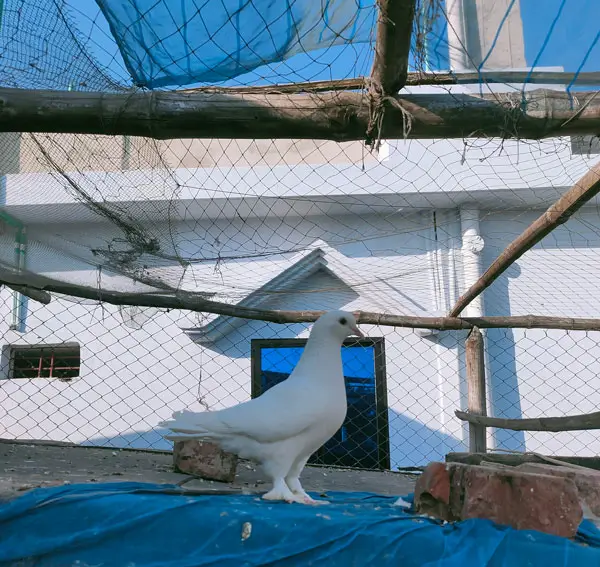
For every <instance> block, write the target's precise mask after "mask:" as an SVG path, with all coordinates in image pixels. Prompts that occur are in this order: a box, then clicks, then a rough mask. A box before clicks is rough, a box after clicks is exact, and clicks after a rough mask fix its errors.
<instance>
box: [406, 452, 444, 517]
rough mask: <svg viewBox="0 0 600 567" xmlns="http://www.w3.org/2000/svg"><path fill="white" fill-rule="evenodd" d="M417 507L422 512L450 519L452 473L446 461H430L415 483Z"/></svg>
mask: <svg viewBox="0 0 600 567" xmlns="http://www.w3.org/2000/svg"><path fill="white" fill-rule="evenodd" d="M414 502H415V509H416V510H417V512H419V513H421V514H427V515H430V516H435V517H436V518H442V519H444V520H447V519H448V504H449V503H450V475H449V474H448V469H447V467H446V465H445V464H444V463H429V464H428V465H427V467H426V468H425V470H424V471H423V474H422V475H421V476H420V477H419V478H418V479H417V483H416V485H415V499H414Z"/></svg>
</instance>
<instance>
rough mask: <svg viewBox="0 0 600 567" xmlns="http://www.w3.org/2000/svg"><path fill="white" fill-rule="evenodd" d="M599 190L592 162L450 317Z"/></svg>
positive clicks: (599, 168)
mask: <svg viewBox="0 0 600 567" xmlns="http://www.w3.org/2000/svg"><path fill="white" fill-rule="evenodd" d="M599 192H600V162H599V163H597V164H596V165H594V167H592V168H591V169H590V170H589V171H588V172H587V173H586V174H585V175H584V176H583V177H582V178H581V179H580V180H579V181H578V182H577V183H576V184H575V185H573V187H571V189H569V190H568V191H567V192H566V193H565V194H564V195H563V196H562V197H561V198H560V199H558V201H556V202H555V203H554V204H553V205H551V206H550V207H549V208H548V210H547V211H546V212H545V213H544V214H543V215H542V216H540V217H539V218H538V219H537V220H535V221H534V222H532V223H531V224H530V225H529V226H528V227H527V228H526V229H525V230H524V231H523V232H522V233H521V234H520V235H519V236H518V237H517V238H515V239H514V240H513V241H512V242H511V243H510V244H509V245H508V246H507V247H506V248H505V249H504V250H503V251H502V253H501V254H500V255H499V256H498V257H497V258H496V260H494V262H492V264H491V266H490V267H489V268H488V269H487V270H486V271H485V272H484V273H483V275H482V276H481V277H480V278H479V279H478V280H477V281H476V282H475V283H474V284H473V285H472V286H471V287H470V288H469V289H468V290H467V291H466V292H465V293H464V294H463V295H462V296H461V297H459V299H458V301H457V302H456V304H455V305H454V307H453V308H452V310H451V311H450V313H449V316H450V317H457V316H458V315H459V314H460V313H461V312H462V310H463V309H464V308H465V307H466V306H467V305H469V303H471V301H473V299H475V298H476V297H477V296H478V295H479V294H481V293H482V292H483V291H484V290H485V289H486V288H487V287H489V286H490V285H491V284H492V282H494V281H495V280H496V279H497V278H498V277H499V276H500V275H501V274H503V273H504V271H505V270H506V269H507V268H508V267H509V266H510V265H511V264H512V263H513V262H515V261H516V260H518V259H519V258H520V257H521V256H522V255H523V254H525V252H527V251H528V250H530V249H531V248H532V247H533V246H535V245H536V244H537V243H538V242H539V241H540V240H542V238H544V237H545V236H546V235H548V234H549V233H550V232H552V231H553V230H554V229H555V228H556V227H557V226H560V225H561V224H563V223H565V222H567V221H568V220H569V218H570V217H571V215H572V214H573V213H575V212H576V211H577V210H579V209H580V208H581V207H582V206H583V205H584V204H585V203H587V202H588V201H589V200H590V199H592V198H593V197H595V196H596V195H597V194H598V193H599Z"/></svg>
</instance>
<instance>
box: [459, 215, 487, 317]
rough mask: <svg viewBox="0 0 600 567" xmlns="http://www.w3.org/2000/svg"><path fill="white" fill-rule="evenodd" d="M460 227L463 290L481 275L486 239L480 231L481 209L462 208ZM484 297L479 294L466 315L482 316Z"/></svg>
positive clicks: (468, 307) (466, 311)
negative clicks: (482, 253)
mask: <svg viewBox="0 0 600 567" xmlns="http://www.w3.org/2000/svg"><path fill="white" fill-rule="evenodd" d="M460 228H461V232H462V254H461V255H462V264H463V269H462V272H463V290H464V291H466V290H467V289H469V288H470V287H471V286H472V285H473V284H474V283H475V282H476V281H477V280H478V279H479V277H480V276H481V252H482V250H483V246H484V241H483V238H482V236H481V234H480V232H479V210H477V209H461V210H460ZM482 315H483V299H482V296H481V295H479V296H477V297H476V298H475V299H474V300H473V301H471V303H469V305H467V307H466V308H465V311H464V316H465V317H481V316H482Z"/></svg>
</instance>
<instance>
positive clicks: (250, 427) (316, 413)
mask: <svg viewBox="0 0 600 567" xmlns="http://www.w3.org/2000/svg"><path fill="white" fill-rule="evenodd" d="M299 378H300V379H299ZM311 382H314V380H310V377H309V379H304V378H303V376H302V375H298V374H296V375H293V376H292V375H290V377H289V378H288V379H287V380H284V381H283V382H280V383H279V384H276V385H275V386H273V387H272V388H270V389H269V390H267V391H266V392H265V393H264V394H263V395H262V396H259V397H258V398H255V399H253V400H250V401H248V402H244V403H241V404H239V405H237V406H233V407H231V408H227V409H224V410H220V411H215V412H210V411H208V412H203V413H195V412H190V411H183V412H178V413H175V414H174V415H173V419H174V421H173V422H165V423H164V425H166V426H167V427H169V428H170V429H171V431H173V432H176V433H179V432H181V433H187V434H193V433H197V434H199V435H201V437H202V438H215V439H218V438H223V437H227V436H231V435H242V436H243V437H248V438H250V439H254V440H255V441H258V442H259V443H274V442H276V441H281V440H283V439H289V438H291V437H294V436H296V435H299V434H301V433H302V432H303V431H304V430H306V429H307V428H308V427H310V426H311V425H312V424H314V423H315V421H318V420H319V418H320V416H321V413H322V412H323V410H324V409H326V408H323V407H322V406H323V403H322V400H319V399H315V394H316V391H315V389H314V388H311V387H310V386H313V384H312V383H311ZM307 386H308V387H307ZM314 387H316V388H317V391H318V388H319V386H318V384H314ZM292 400H293V403H294V410H296V411H289V407H288V405H289V402H290V401H292ZM333 401H334V403H335V400H333ZM339 401H340V402H344V400H339ZM282 403H284V404H285V405H281V404H282ZM274 408H276V411H273V410H274ZM170 437H174V436H170Z"/></svg>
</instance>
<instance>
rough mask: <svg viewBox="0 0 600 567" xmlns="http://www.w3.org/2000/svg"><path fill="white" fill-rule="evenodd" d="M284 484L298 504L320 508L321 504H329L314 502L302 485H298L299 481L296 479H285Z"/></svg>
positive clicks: (325, 501)
mask: <svg viewBox="0 0 600 567" xmlns="http://www.w3.org/2000/svg"><path fill="white" fill-rule="evenodd" d="M286 483H287V485H288V487H289V489H290V490H291V491H292V492H293V493H294V497H295V498H296V500H295V501H296V502H299V503H300V504H308V505H310V506H321V505H323V504H329V502H328V501H327V500H315V499H314V498H311V497H310V496H309V495H308V494H307V493H306V491H305V490H304V488H302V485H301V484H300V479H298V478H287V479H286Z"/></svg>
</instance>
